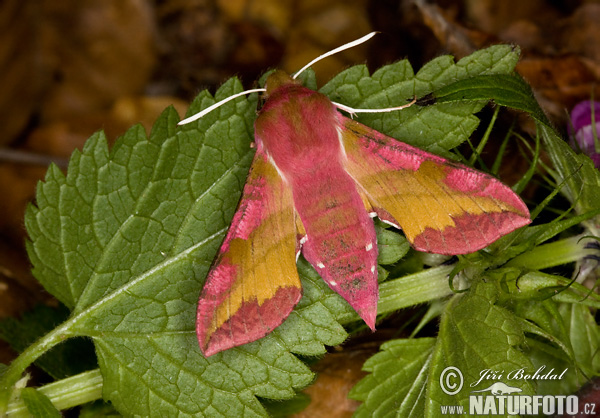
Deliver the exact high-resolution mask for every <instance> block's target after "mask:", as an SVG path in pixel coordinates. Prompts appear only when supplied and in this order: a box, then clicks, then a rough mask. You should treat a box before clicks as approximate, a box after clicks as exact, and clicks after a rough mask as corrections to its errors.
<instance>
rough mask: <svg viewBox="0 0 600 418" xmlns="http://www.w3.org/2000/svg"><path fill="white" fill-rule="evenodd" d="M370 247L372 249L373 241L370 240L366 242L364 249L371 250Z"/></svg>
mask: <svg viewBox="0 0 600 418" xmlns="http://www.w3.org/2000/svg"><path fill="white" fill-rule="evenodd" d="M372 249H373V243H372V242H370V243H368V244H367V246H366V247H365V250H367V251H371V250H372Z"/></svg>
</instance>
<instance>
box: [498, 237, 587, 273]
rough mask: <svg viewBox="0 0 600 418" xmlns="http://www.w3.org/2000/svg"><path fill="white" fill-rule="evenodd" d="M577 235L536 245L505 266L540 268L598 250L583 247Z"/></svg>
mask: <svg viewBox="0 0 600 418" xmlns="http://www.w3.org/2000/svg"><path fill="white" fill-rule="evenodd" d="M580 238H581V237H579V236H576V237H570V238H565V239H562V240H559V241H555V242H551V243H549V244H543V245H538V246H537V247H535V248H534V249H532V250H531V251H527V252H526V253H523V254H521V255H519V256H517V257H515V258H513V259H512V260H510V261H509V262H508V263H506V267H521V268H526V269H528V270H542V269H547V268H550V267H556V266H560V265H563V264H567V263H572V262H575V261H579V260H581V259H583V258H584V257H585V256H587V255H593V254H597V252H598V250H596V249H593V248H591V249H589V248H585V246H584V244H583V243H584V242H585V241H583V240H582V241H580Z"/></svg>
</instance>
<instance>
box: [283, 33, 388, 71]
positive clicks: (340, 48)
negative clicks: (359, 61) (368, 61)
mask: <svg viewBox="0 0 600 418" xmlns="http://www.w3.org/2000/svg"><path fill="white" fill-rule="evenodd" d="M378 33H379V32H371V33H369V34H368V35H365V36H363V37H362V38H359V39H357V40H355V41H352V42H348V43H347V44H344V45H342V46H338V47H337V48H335V49H332V50H331V51H329V52H326V53H324V54H323V55H319V56H318V57H317V58H315V59H314V60H312V61H311V62H309V63H308V64H306V65H305V66H304V67H302V68H301V69H300V70H298V71H297V72H296V73H295V74H294V75H293V76H292V78H293V79H294V80H295V79H296V77H298V76H299V75H300V74H301V73H302V72H303V71H304V70H306V69H307V68H308V67H310V66H311V65H313V64H314V63H315V62H318V61H321V60H322V59H323V58H327V57H329V56H330V55H333V54H337V53H338V52H341V51H344V50H346V49H350V48H353V47H355V46H357V45H360V44H362V43H365V42H367V41H368V40H369V39H371V38H372V37H373V36H375V35H377V34H378Z"/></svg>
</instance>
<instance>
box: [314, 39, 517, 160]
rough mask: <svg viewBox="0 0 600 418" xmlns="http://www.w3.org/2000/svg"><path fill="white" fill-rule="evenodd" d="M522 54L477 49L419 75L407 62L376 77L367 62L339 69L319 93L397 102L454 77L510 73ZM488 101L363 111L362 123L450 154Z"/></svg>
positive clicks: (362, 104)
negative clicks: (369, 69) (364, 64)
mask: <svg viewBox="0 0 600 418" xmlns="http://www.w3.org/2000/svg"><path fill="white" fill-rule="evenodd" d="M518 57H519V51H518V50H516V49H514V48H512V47H509V46H506V45H499V46H494V47H490V48H487V49H484V50H481V51H478V52H477V53H475V54H473V55H471V56H469V57H465V58H463V59H462V60H460V61H459V62H458V63H454V58H453V57H451V56H444V57H439V58H437V59H435V60H433V61H431V62H430V63H429V64H427V65H425V66H424V67H423V68H422V69H421V70H420V71H419V72H418V73H417V74H416V75H414V73H413V69H412V67H411V65H410V64H409V62H408V61H406V60H404V61H399V62H397V63H395V64H391V65H387V66H385V67H382V68H381V69H379V70H377V71H376V72H375V73H373V75H372V76H369V73H368V70H367V68H366V66H355V67H352V68H349V69H347V70H346V71H343V72H341V73H339V74H338V75H337V76H335V77H334V78H333V79H332V80H331V81H329V82H328V83H327V84H326V85H325V86H323V87H322V88H321V90H320V91H321V92H322V93H324V94H326V95H328V96H329V97H331V98H332V100H334V101H337V102H341V103H343V104H346V105H348V106H352V107H355V108H370V109H376V108H385V107H391V106H399V105H402V104H405V103H406V101H405V100H410V99H412V98H413V97H414V96H415V95H417V96H418V97H422V96H425V95H427V94H429V93H431V92H433V91H434V90H435V89H438V88H440V87H442V86H445V85H448V84H450V83H453V82H455V81H456V80H461V79H468V78H470V77H474V76H477V75H480V74H501V73H511V72H512V71H513V69H514V67H515V65H516V63H517V60H518ZM488 100H489V98H485V99H483V100H481V101H470V102H467V101H465V102H462V103H458V104H457V103H451V104H447V103H437V104H435V105H433V106H426V107H420V106H411V107H409V108H407V109H404V110H402V111H398V112H388V113H375V114H365V115H364V116H363V115H361V117H360V118H359V121H360V122H362V123H364V124H366V125H368V126H370V127H372V128H374V129H376V130H378V131H380V132H382V133H385V134H386V135H390V136H392V137H393V138H396V139H399V140H400V141H403V142H406V143H408V144H411V145H414V146H417V147H419V148H422V149H425V150H427V151H430V152H434V153H438V154H442V155H444V156H449V155H451V154H450V153H449V152H448V151H449V150H450V149H452V148H455V147H456V146H458V145H460V144H461V143H463V142H464V141H466V140H467V139H468V138H469V136H470V135H471V134H472V133H473V131H474V130H475V128H477V125H478V124H479V120H478V119H477V118H476V117H475V116H473V114H474V113H476V112H478V111H480V110H481V109H482V107H483V106H484V105H485V104H486V103H487V101H488ZM403 101H404V102H403Z"/></svg>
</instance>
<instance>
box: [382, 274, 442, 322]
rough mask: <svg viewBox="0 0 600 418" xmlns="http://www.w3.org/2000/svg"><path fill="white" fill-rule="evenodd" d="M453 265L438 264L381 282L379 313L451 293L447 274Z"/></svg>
mask: <svg viewBox="0 0 600 418" xmlns="http://www.w3.org/2000/svg"><path fill="white" fill-rule="evenodd" d="M453 268H454V266H438V267H432V268H430V269H427V270H423V271H421V272H419V273H415V274H411V275H408V276H404V277H401V278H399V279H396V280H390V281H387V282H385V283H382V284H381V286H380V287H379V303H378V305H377V312H378V313H379V314H382V313H386V312H393V311H396V310H398V309H401V308H406V307H408V306H413V305H417V304H419V303H424V302H429V301H431V300H435V299H439V298H443V297H445V296H448V295H451V294H452V290H451V289H450V287H449V286H448V275H449V274H450V272H451V271H452V269H453Z"/></svg>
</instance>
